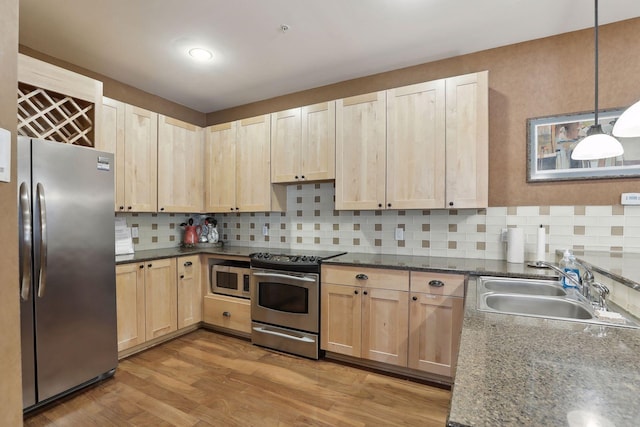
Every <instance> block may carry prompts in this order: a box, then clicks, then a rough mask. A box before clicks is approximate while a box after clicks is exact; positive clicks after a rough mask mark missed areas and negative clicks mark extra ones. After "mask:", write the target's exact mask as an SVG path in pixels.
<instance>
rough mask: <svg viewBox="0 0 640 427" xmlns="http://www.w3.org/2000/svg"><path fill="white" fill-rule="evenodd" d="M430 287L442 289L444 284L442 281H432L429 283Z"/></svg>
mask: <svg viewBox="0 0 640 427" xmlns="http://www.w3.org/2000/svg"><path fill="white" fill-rule="evenodd" d="M429 286H433V287H435V288H441V287H443V286H444V282H443V281H442V280H432V281H430V282H429Z"/></svg>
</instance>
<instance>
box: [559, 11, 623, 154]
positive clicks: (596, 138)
mask: <svg viewBox="0 0 640 427" xmlns="http://www.w3.org/2000/svg"><path fill="white" fill-rule="evenodd" d="M594 3H595V7H594V9H595V26H594V33H595V90H594V95H595V96H594V98H595V109H594V111H595V114H594V115H595V119H594V122H593V126H591V127H590V128H589V131H588V132H587V137H586V138H584V139H583V140H582V141H580V142H579V143H578V145H576V147H575V148H574V149H573V151H572V152H571V158H572V159H573V160H598V159H608V158H610V157H618V156H622V155H623V154H624V148H622V144H620V142H619V141H618V140H617V139H615V138H614V137H612V136H610V135H606V134H605V133H604V132H602V126H601V125H600V124H599V123H598V0H595V1H594ZM618 120H620V119H618Z"/></svg>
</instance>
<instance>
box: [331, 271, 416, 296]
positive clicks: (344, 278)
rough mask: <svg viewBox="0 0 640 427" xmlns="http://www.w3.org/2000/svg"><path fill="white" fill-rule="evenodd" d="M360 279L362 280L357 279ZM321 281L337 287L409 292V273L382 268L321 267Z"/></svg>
mask: <svg viewBox="0 0 640 427" xmlns="http://www.w3.org/2000/svg"><path fill="white" fill-rule="evenodd" d="M358 277H362V278H360V279H359V278H358ZM322 281H323V282H326V283H333V284H337V285H350V286H362V287H367V288H378V289H392V290H396V291H408V290H409V272H408V271H406V270H388V269H384V268H363V267H357V266H336V265H332V266H323V267H322Z"/></svg>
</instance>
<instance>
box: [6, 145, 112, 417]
mask: <svg viewBox="0 0 640 427" xmlns="http://www.w3.org/2000/svg"><path fill="white" fill-rule="evenodd" d="M113 174H114V166H113V154H110V153H103V152H99V151H96V150H94V149H91V148H86V147H79V146H73V145H69V144H62V143H58V142H49V141H42V140H35V139H29V138H23V137H19V138H18V183H17V184H18V217H19V233H20V241H19V242H20V284H19V289H20V299H21V305H20V309H21V332H22V378H23V379H22V382H23V402H24V409H25V412H28V411H30V410H33V409H35V408H38V407H40V406H42V405H43V404H46V403H48V402H50V401H52V400H55V399H56V398H58V397H61V396H63V395H66V394H68V393H70V392H72V391H75V390H77V389H79V388H81V387H84V386H86V385H89V384H91V383H94V382H96V381H99V380H101V379H103V378H106V377H108V376H110V375H113V373H114V372H115V368H116V366H117V363H118V351H117V324H116V285H115V232H114V221H115V219H114V211H113V203H114V194H113V192H114V185H113V184H114V180H113V179H114V175H113Z"/></svg>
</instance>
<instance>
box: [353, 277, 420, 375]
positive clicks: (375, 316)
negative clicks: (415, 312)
mask: <svg viewBox="0 0 640 427" xmlns="http://www.w3.org/2000/svg"><path fill="white" fill-rule="evenodd" d="M362 292H363V294H364V295H363V300H362V303H363V308H362V357H363V358H365V359H369V360H376V361H378V362H384V363H389V364H393V365H397V366H407V351H408V346H407V337H408V335H409V325H408V322H409V294H408V292H400V291H393V290H387V289H368V288H363V291H362Z"/></svg>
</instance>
